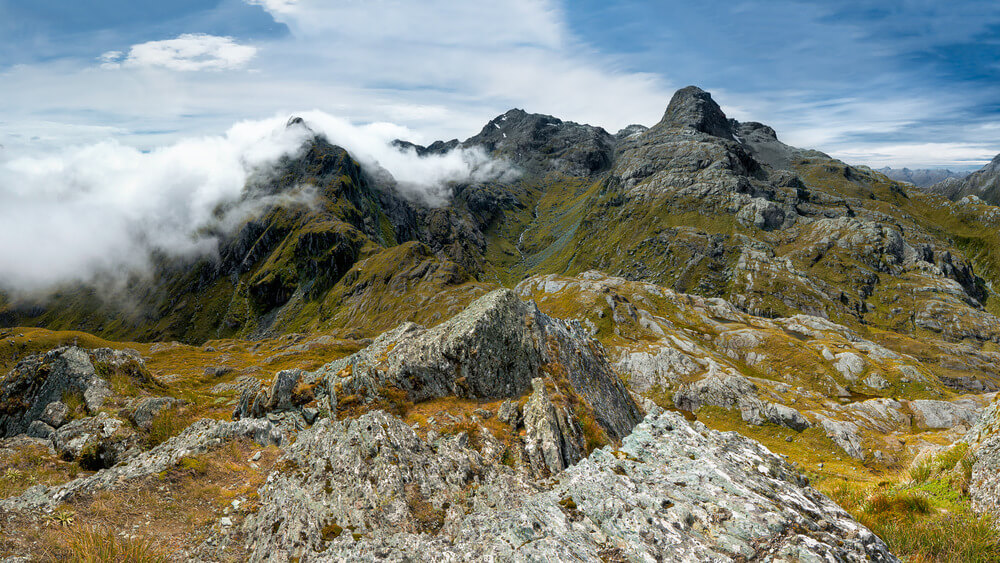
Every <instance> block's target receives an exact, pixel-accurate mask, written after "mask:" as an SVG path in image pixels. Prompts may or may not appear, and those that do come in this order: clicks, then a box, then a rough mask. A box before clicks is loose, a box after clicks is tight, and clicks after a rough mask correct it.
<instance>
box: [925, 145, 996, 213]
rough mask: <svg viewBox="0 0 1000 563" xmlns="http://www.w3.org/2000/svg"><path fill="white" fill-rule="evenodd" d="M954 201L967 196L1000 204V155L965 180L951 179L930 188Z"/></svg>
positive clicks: (992, 203)
mask: <svg viewBox="0 0 1000 563" xmlns="http://www.w3.org/2000/svg"><path fill="white" fill-rule="evenodd" d="M928 190H929V191H931V192H934V193H939V194H942V195H944V196H945V197H947V198H948V199H950V200H952V201H958V200H960V199H962V198H964V197H966V196H970V195H971V196H976V197H978V198H979V199H981V200H983V201H985V202H986V203H989V204H990V205H998V204H1000V154H998V155H997V156H995V157H994V158H993V160H992V161H990V163H989V164H987V165H986V166H984V167H982V168H980V169H979V170H977V171H975V172H973V173H972V174H969V175H968V176H966V177H965V178H961V179H959V178H951V179H948V180H944V181H941V182H939V183H937V184H934V185H932V186H930V187H929V188H928Z"/></svg>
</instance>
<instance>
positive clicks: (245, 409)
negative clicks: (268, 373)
mask: <svg viewBox="0 0 1000 563" xmlns="http://www.w3.org/2000/svg"><path fill="white" fill-rule="evenodd" d="M302 373H303V372H302V370H300V369H290V370H283V371H279V372H278V373H277V375H275V376H274V380H273V381H272V383H271V388H270V389H260V390H256V389H252V388H251V389H244V390H243V392H242V394H241V395H240V399H239V402H238V403H237V404H236V409H235V410H234V411H233V418H234V419H235V420H239V419H241V418H260V417H262V416H264V415H265V414H267V413H269V412H282V411H289V410H293V409H298V407H299V406H300V405H301V401H298V400H297V398H296V397H295V396H294V391H295V386H296V385H297V384H298V383H299V380H300V379H301V378H302Z"/></svg>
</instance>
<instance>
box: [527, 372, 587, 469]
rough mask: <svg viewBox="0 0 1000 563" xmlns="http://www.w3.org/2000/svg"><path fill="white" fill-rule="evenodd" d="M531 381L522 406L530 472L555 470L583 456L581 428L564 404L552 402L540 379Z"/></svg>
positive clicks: (565, 466)
mask: <svg viewBox="0 0 1000 563" xmlns="http://www.w3.org/2000/svg"><path fill="white" fill-rule="evenodd" d="M531 384H532V386H533V387H534V391H533V392H532V393H531V397H530V398H529V399H528V402H527V403H525V405H524V428H525V432H526V434H527V436H526V437H525V446H524V449H525V452H526V453H527V455H528V460H529V461H530V463H531V468H532V471H533V473H535V474H536V475H544V474H545V473H558V472H560V471H562V470H563V469H566V468H567V467H569V466H570V465H573V464H574V463H576V462H577V461H580V458H582V457H583V455H584V453H585V451H586V450H585V448H586V444H585V441H584V438H583V431H582V430H581V429H580V426H579V425H578V424H577V423H576V420H575V418H574V417H573V416H571V415H570V414H569V413H568V412H567V411H566V407H564V406H563V407H557V406H555V405H553V404H552V401H551V400H549V395H548V392H547V391H546V390H545V381H544V380H543V379H542V378H540V377H539V378H535V379H534V380H532V382H531Z"/></svg>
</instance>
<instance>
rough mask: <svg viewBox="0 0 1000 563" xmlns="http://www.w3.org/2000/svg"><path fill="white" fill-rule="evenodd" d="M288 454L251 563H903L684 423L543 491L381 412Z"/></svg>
mask: <svg viewBox="0 0 1000 563" xmlns="http://www.w3.org/2000/svg"><path fill="white" fill-rule="evenodd" d="M435 448H436V449H435ZM288 452H289V453H288V458H287V459H288V462H289V463H288V465H289V470H288V471H287V472H285V473H281V474H275V475H274V476H273V479H272V480H271V481H270V482H269V483H268V484H267V485H265V487H264V488H263V489H262V490H261V503H262V508H261V510H260V512H259V513H258V516H257V518H255V519H253V520H252V521H249V522H248V524H247V525H248V527H249V529H248V530H247V532H249V533H250V535H251V537H254V538H256V545H255V547H254V556H253V560H255V561H288V560H293V559H298V560H300V561H345V560H351V561H357V560H364V561H367V560H386V561H419V560H426V561H495V560H504V561H510V560H517V561H595V562H596V561H609V560H613V561H626V560H628V561H632V560H635V561H644V560H645V561H699V562H700V561H732V560H744V561H817V562H818V561H858V562H860V561H879V562H881V561H897V559H896V558H895V557H894V556H893V555H892V554H891V553H890V552H889V551H888V548H887V547H886V545H885V544H884V543H883V542H882V541H881V540H880V539H879V538H878V537H877V536H875V535H874V534H873V533H872V532H871V531H869V530H868V529H867V528H865V527H864V526H862V525H861V524H859V523H857V522H856V521H854V520H853V519H852V518H851V517H850V516H849V515H848V514H847V513H846V512H844V511H843V510H842V509H840V508H839V507H838V506H837V505H836V504H834V503H833V502H832V501H831V500H830V499H828V498H827V497H825V496H824V495H822V494H821V493H819V492H817V491H816V490H815V489H813V488H811V487H809V486H808V484H807V482H806V480H805V479H804V478H803V477H802V476H801V475H799V473H798V472H797V471H795V469H794V468H792V467H791V466H790V465H789V464H787V463H786V462H784V461H783V460H782V459H781V458H779V457H777V456H775V455H774V454H772V453H770V452H769V451H768V450H767V449H765V448H764V447H763V446H761V445H760V444H758V443H756V442H754V441H751V440H748V439H746V438H743V437H741V436H739V435H737V434H735V433H732V432H727V433H720V432H716V431H713V430H709V429H707V428H705V427H704V426H703V425H701V424H699V423H694V424H693V425H691V424H689V423H688V422H686V421H685V420H684V419H683V418H682V417H681V416H679V415H676V414H674V413H664V412H661V413H658V414H650V415H649V416H647V417H646V419H645V420H644V421H643V422H642V423H640V424H639V425H638V426H636V428H635V429H634V431H633V432H632V434H631V435H629V436H628V437H627V438H625V440H624V442H623V444H622V446H621V448H620V449H616V448H614V447H610V446H609V447H606V448H603V449H600V450H596V451H595V452H594V453H593V454H591V456H590V457H588V458H585V459H583V460H582V461H580V462H579V463H578V464H576V465H574V466H572V467H569V468H568V469H566V470H565V471H564V472H562V473H561V474H560V476H559V478H558V480H555V481H550V482H549V484H548V485H546V484H544V482H543V483H539V482H535V483H531V482H530V481H526V480H525V479H524V478H522V477H521V476H519V475H518V474H516V473H515V472H512V471H509V470H507V468H505V467H503V466H499V467H497V466H495V465H492V466H490V465H481V463H482V461H483V458H482V457H481V456H479V454H477V453H476V452H474V451H473V450H471V449H470V448H469V447H468V446H467V442H465V441H463V439H462V438H461V437H458V438H457V439H452V440H447V441H445V442H442V443H439V444H437V445H436V446H435V445H431V444H428V443H426V442H424V441H423V440H421V439H420V438H419V437H418V436H416V434H415V433H413V431H412V430H411V429H410V428H409V427H407V426H406V425H404V424H402V423H401V421H399V420H398V419H395V418H394V417H392V416H389V415H387V414H385V413H382V412H374V413H370V414H367V415H365V416H363V417H361V418H359V419H357V420H355V421H350V422H347V423H341V422H336V421H323V423H321V424H318V425H317V426H316V427H314V428H313V429H311V430H308V431H305V432H303V433H301V434H300V435H299V438H298V440H297V441H296V443H295V444H294V445H292V446H291V447H290V449H289V450H288ZM362 461H363V462H364V463H361V462H362ZM349 462H354V463H349ZM334 468H342V469H334ZM348 468H349V469H348ZM347 482H350V483H351V485H350V486H348V484H347Z"/></svg>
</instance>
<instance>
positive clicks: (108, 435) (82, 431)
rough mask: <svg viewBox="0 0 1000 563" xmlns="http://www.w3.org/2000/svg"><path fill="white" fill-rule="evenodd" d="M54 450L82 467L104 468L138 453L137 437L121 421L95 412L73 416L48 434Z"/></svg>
mask: <svg viewBox="0 0 1000 563" xmlns="http://www.w3.org/2000/svg"><path fill="white" fill-rule="evenodd" d="M48 437H49V438H51V440H52V445H53V447H54V448H55V450H56V453H57V454H59V456H60V457H62V458H63V459H65V460H67V461H73V460H77V461H79V463H80V466H81V467H83V468H84V469H91V470H94V469H104V468H106V467H111V466H113V465H114V464H116V463H118V462H119V461H122V460H124V459H126V458H128V457H131V456H133V455H135V454H137V453H138V451H139V449H138V446H139V440H138V437H137V436H136V434H135V432H134V431H132V429H131V428H129V427H128V425H126V424H125V423H124V422H123V421H121V420H119V419H117V418H114V417H111V416H108V414H107V413H103V412H102V413H98V415H97V416H91V417H87V418H81V419H79V420H74V421H72V422H70V423H68V424H66V425H65V426H62V427H60V428H59V429H58V430H53V431H52V432H51V434H50V435H49V436H48Z"/></svg>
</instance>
